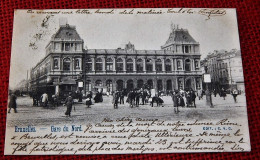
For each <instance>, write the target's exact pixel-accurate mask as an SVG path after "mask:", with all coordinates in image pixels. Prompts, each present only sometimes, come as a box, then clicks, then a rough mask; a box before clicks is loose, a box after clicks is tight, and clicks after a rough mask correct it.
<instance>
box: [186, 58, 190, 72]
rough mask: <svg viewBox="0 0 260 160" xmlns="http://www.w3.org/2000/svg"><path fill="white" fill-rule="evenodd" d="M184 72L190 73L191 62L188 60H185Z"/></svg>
mask: <svg viewBox="0 0 260 160" xmlns="http://www.w3.org/2000/svg"><path fill="white" fill-rule="evenodd" d="M185 71H191V61H190V60H189V59H186V60H185Z"/></svg>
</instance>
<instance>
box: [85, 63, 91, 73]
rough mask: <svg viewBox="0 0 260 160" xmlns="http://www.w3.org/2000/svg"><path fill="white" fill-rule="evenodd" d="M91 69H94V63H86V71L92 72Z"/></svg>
mask: <svg viewBox="0 0 260 160" xmlns="http://www.w3.org/2000/svg"><path fill="white" fill-rule="evenodd" d="M91 71H92V64H91V63H86V72H91Z"/></svg>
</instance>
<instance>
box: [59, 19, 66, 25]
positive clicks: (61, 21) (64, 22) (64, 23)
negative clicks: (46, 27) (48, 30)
mask: <svg viewBox="0 0 260 160" xmlns="http://www.w3.org/2000/svg"><path fill="white" fill-rule="evenodd" d="M67 24H68V19H67V18H65V17H62V18H60V19H59V25H60V26H65V25H67Z"/></svg>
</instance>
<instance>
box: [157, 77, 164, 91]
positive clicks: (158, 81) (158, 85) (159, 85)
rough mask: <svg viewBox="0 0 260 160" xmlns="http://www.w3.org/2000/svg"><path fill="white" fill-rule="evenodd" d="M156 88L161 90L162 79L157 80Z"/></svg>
mask: <svg viewBox="0 0 260 160" xmlns="http://www.w3.org/2000/svg"><path fill="white" fill-rule="evenodd" d="M157 89H158V91H162V90H163V84H162V80H161V79H159V80H157Z"/></svg>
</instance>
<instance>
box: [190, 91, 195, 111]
mask: <svg viewBox="0 0 260 160" xmlns="http://www.w3.org/2000/svg"><path fill="white" fill-rule="evenodd" d="M190 92H191V93H190V94H191V105H192V104H194V107H195V108H196V103H195V100H196V94H195V92H194V91H193V90H192V89H191V91H190Z"/></svg>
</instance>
